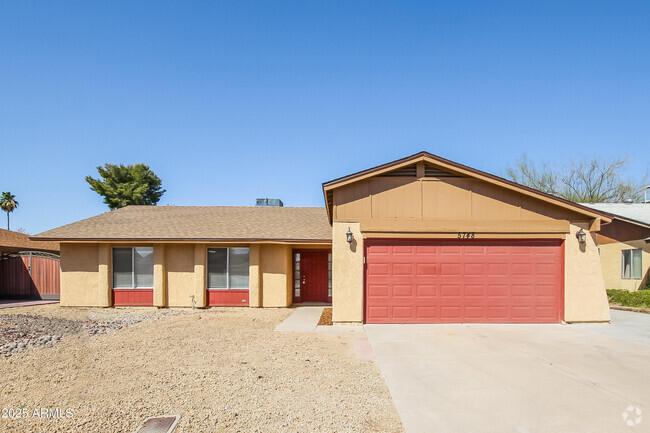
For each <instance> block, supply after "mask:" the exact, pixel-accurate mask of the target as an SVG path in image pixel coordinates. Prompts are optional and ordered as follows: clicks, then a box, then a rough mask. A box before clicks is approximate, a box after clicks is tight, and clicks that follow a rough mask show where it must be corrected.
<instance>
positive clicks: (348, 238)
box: [345, 227, 354, 244]
mask: <svg viewBox="0 0 650 433" xmlns="http://www.w3.org/2000/svg"><path fill="white" fill-rule="evenodd" d="M345 238H346V239H347V241H348V243H350V244H351V243H352V241H353V240H354V236H353V235H352V231H351V230H350V227H348V231H347V232H345Z"/></svg>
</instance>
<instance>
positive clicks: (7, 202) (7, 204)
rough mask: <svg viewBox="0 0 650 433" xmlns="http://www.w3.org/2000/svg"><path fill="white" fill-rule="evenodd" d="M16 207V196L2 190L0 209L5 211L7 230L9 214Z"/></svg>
mask: <svg viewBox="0 0 650 433" xmlns="http://www.w3.org/2000/svg"><path fill="white" fill-rule="evenodd" d="M17 207H18V202H17V201H16V196H14V195H13V194H12V193H10V192H3V193H2V198H0V209H2V210H3V211H5V212H7V230H9V214H10V213H11V212H13V211H14V209H16V208H17Z"/></svg>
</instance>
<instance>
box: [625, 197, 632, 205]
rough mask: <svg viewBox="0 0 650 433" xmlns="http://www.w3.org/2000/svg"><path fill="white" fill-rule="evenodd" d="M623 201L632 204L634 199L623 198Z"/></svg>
mask: <svg viewBox="0 0 650 433" xmlns="http://www.w3.org/2000/svg"><path fill="white" fill-rule="evenodd" d="M623 203H625V204H632V203H634V200H632V199H631V198H626V199H625V200H623Z"/></svg>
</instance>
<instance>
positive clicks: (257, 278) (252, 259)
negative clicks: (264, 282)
mask: <svg viewBox="0 0 650 433" xmlns="http://www.w3.org/2000/svg"><path fill="white" fill-rule="evenodd" d="M248 260H249V261H248V278H249V280H248V305H250V306H251V307H261V306H262V286H261V273H260V264H261V254H260V245H259V244H253V245H251V246H250V247H249V249H248Z"/></svg>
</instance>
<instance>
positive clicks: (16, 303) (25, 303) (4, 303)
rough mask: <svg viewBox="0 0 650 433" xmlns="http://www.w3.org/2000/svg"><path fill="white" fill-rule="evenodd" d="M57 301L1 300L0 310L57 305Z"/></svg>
mask: <svg viewBox="0 0 650 433" xmlns="http://www.w3.org/2000/svg"><path fill="white" fill-rule="evenodd" d="M58 303H59V301H52V300H43V299H38V300H34V299H26V300H13V299H2V300H0V309H3V308H14V307H31V306H32V305H44V304H58Z"/></svg>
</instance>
